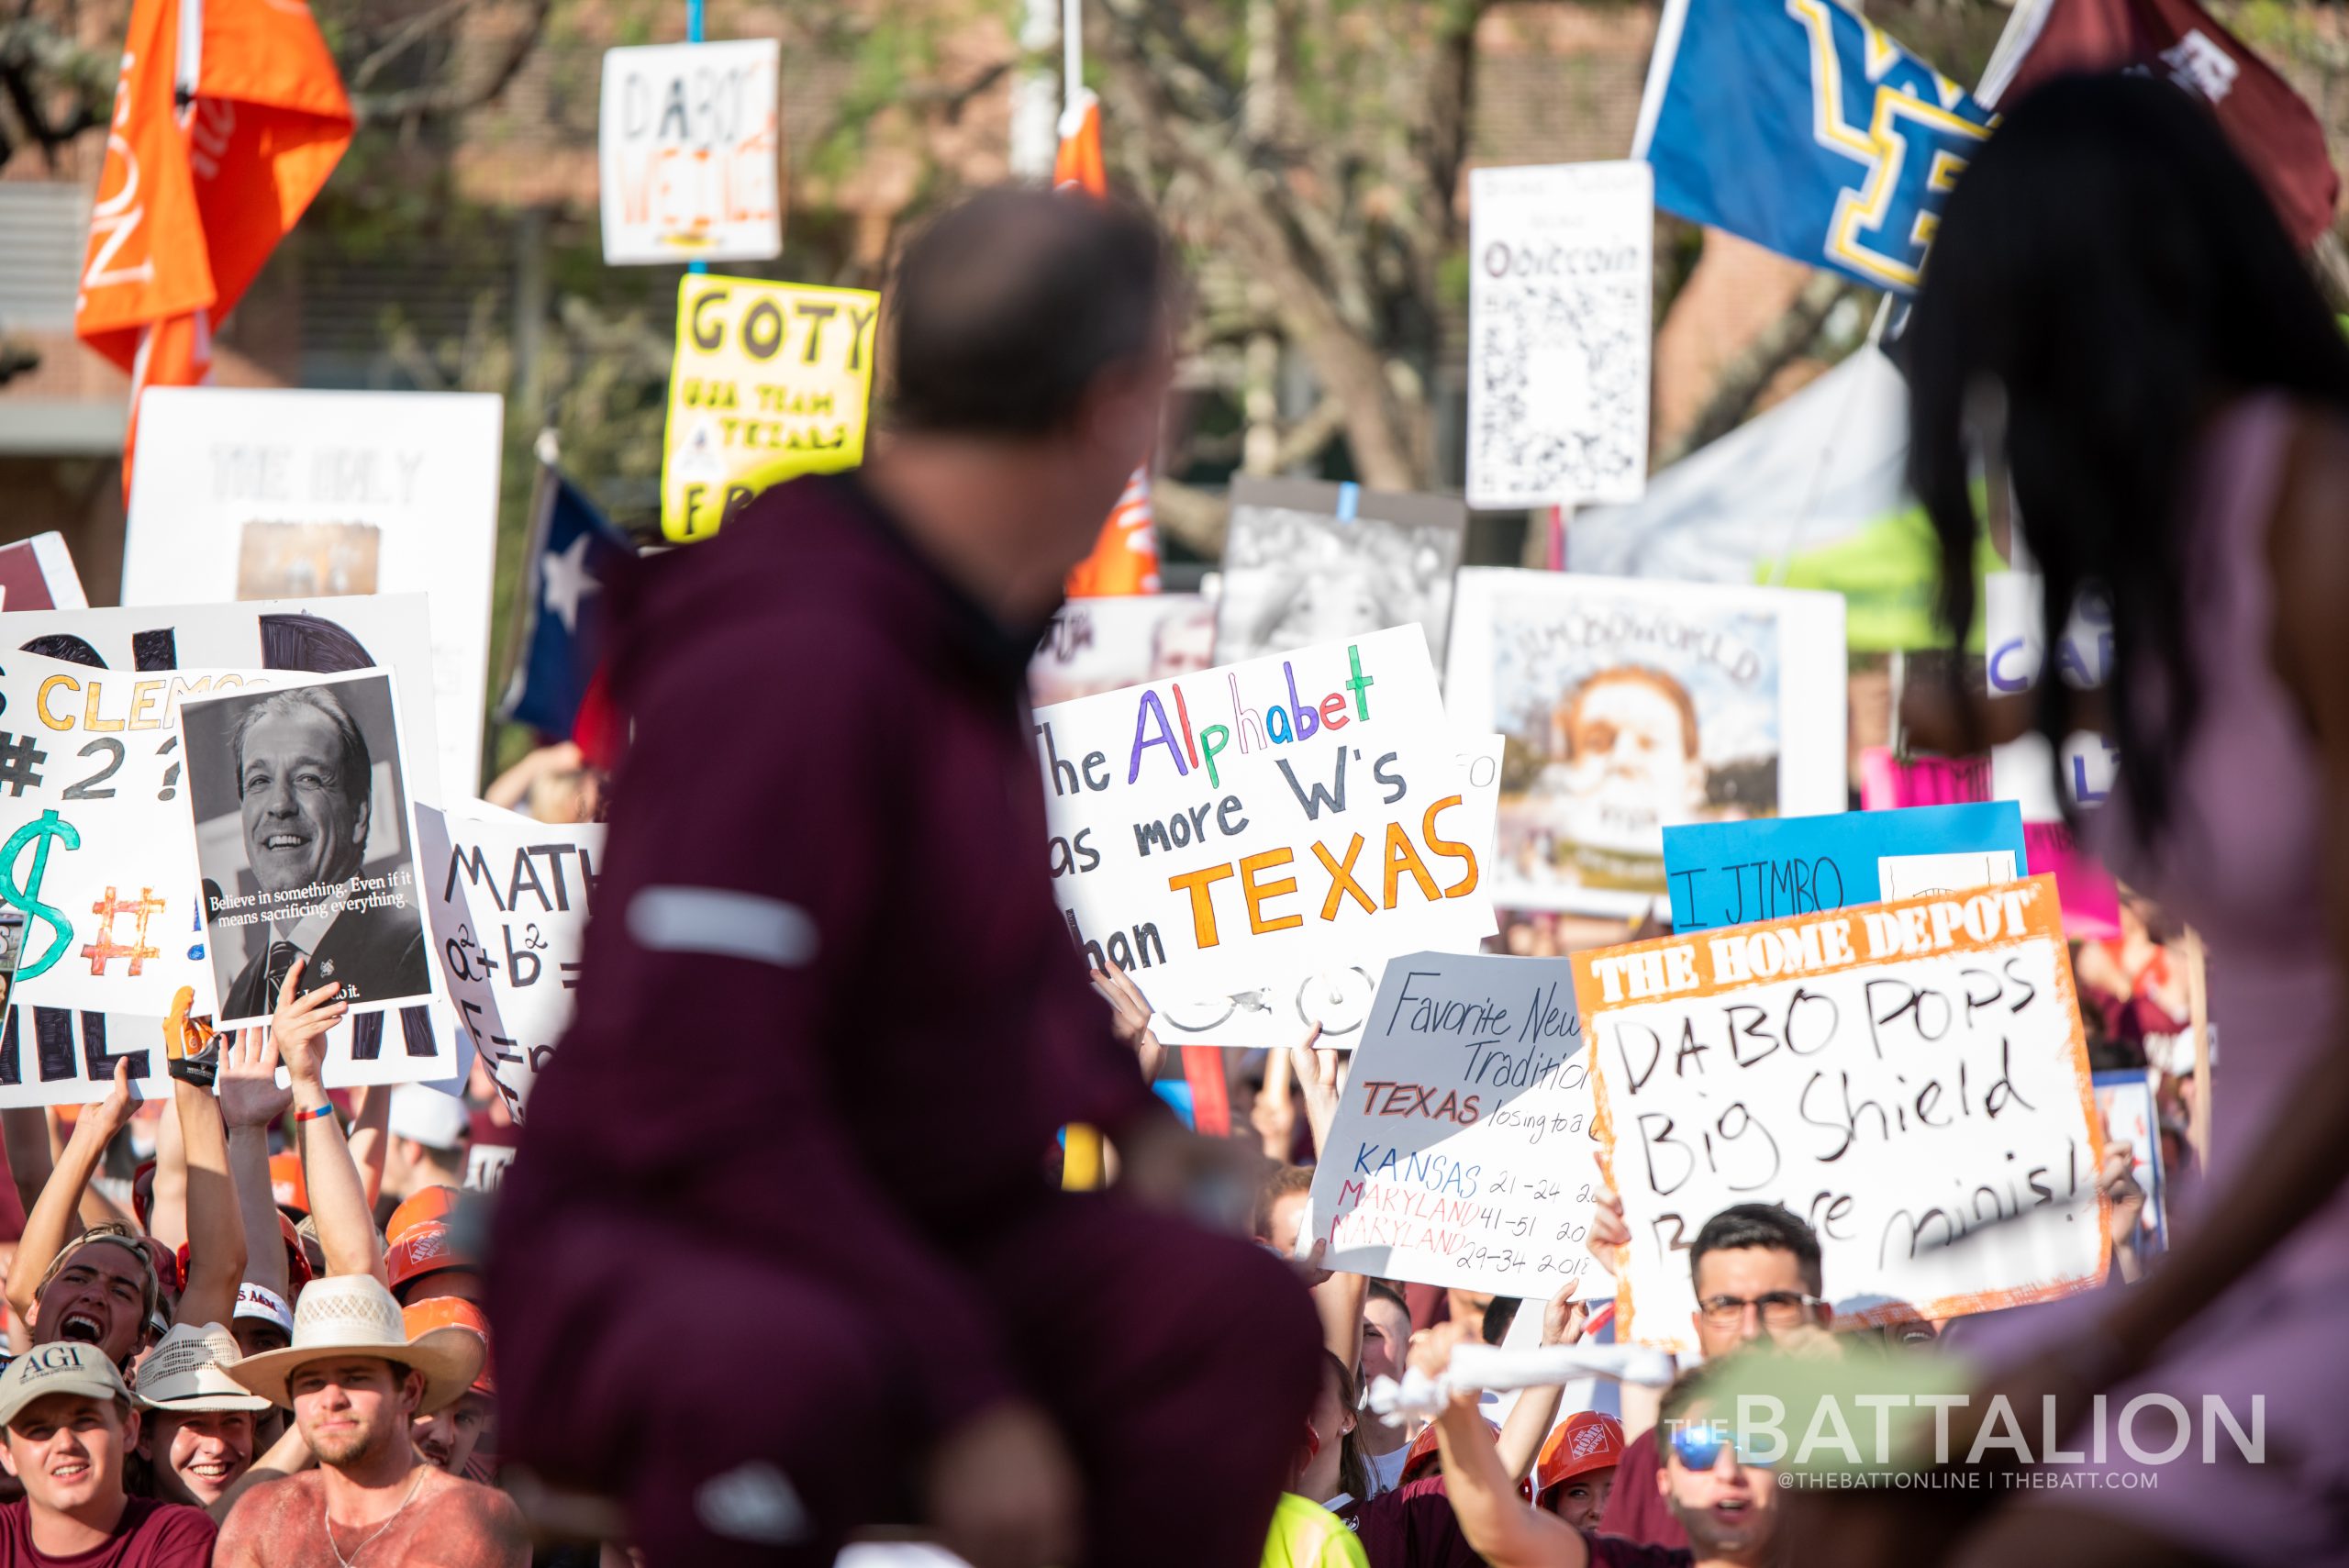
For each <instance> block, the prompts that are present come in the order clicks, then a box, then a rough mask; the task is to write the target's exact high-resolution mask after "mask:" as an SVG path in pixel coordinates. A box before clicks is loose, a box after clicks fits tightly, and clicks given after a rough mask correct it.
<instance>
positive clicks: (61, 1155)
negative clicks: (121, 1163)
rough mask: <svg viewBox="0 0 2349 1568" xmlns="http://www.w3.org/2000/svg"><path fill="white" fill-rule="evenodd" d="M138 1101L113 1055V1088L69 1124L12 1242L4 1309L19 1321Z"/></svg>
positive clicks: (124, 1063) (125, 1062)
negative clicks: (100, 1164) (21, 1230)
mask: <svg viewBox="0 0 2349 1568" xmlns="http://www.w3.org/2000/svg"><path fill="white" fill-rule="evenodd" d="M137 1104H138V1102H137V1101H136V1100H134V1099H133V1098H132V1097H131V1093H130V1059H129V1058H128V1057H127V1056H124V1057H117V1058H116V1060H115V1064H114V1087H113V1088H111V1089H109V1090H108V1091H107V1092H106V1098H105V1099H103V1100H101V1101H99V1102H98V1103H97V1104H96V1105H95V1106H88V1107H87V1108H85V1109H84V1110H83V1112H82V1115H81V1118H80V1119H79V1120H77V1121H75V1122H74V1124H73V1133H72V1137H70V1138H68V1139H67V1140H65V1147H64V1148H63V1149H62V1150H61V1151H59V1152H58V1156H57V1168H56V1169H55V1170H53V1171H51V1172H50V1176H49V1180H48V1181H47V1182H46V1183H45V1184H42V1186H41V1189H40V1196H39V1198H38V1199H37V1200H35V1202H34V1204H33V1207H32V1209H31V1211H30V1212H29V1213H28V1214H27V1215H26V1216H25V1233H24V1235H23V1236H22V1237H21V1238H19V1239H18V1240H17V1261H16V1262H15V1263H14V1264H12V1265H11V1266H10V1268H9V1270H8V1307H9V1310H11V1311H13V1312H15V1313H16V1314H17V1316H18V1317H20V1318H22V1317H28V1316H29V1315H30V1314H31V1312H32V1309H33V1296H34V1294H35V1293H36V1292H37V1291H38V1290H39V1287H40V1282H41V1276H42V1275H44V1274H46V1273H49V1265H50V1264H51V1263H53V1262H56V1261H57V1255H58V1253H60V1252H61V1251H64V1249H65V1243H66V1242H67V1241H69V1240H72V1238H73V1237H74V1236H75V1235H77V1234H79V1233H80V1231H81V1229H82V1227H81V1226H80V1224H79V1223H77V1218H78V1211H79V1210H80V1208H81V1207H82V1197H83V1191H84V1189H86V1188H87V1187H88V1186H89V1184H90V1178H91V1176H93V1175H95V1173H97V1169H98V1162H100V1161H101V1160H103V1159H105V1158H106V1145H107V1144H109V1143H111V1142H113V1141H114V1136H115V1134H116V1133H118V1132H120V1131H121V1130H122V1129H124V1128H125V1127H126V1126H128V1124H129V1121H130V1113H131V1111H132V1109H133V1108H134V1107H135V1106H137Z"/></svg>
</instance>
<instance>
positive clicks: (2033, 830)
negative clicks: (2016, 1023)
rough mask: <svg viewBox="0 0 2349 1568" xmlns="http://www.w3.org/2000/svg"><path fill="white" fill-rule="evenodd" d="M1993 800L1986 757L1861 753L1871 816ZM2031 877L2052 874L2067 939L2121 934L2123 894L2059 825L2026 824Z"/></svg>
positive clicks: (1879, 749)
mask: <svg viewBox="0 0 2349 1568" xmlns="http://www.w3.org/2000/svg"><path fill="white" fill-rule="evenodd" d="M1989 798H1990V759H1988V758H1987V757H1911V758H1909V760H1908V761H1906V762H1903V761H1902V760H1901V759H1899V758H1898V757H1896V756H1894V755H1893V754H1892V751H1891V749H1890V748H1888V747H1885V746H1871V747H1869V748H1867V749H1866V750H1865V751H1862V752H1861V753H1860V804H1861V805H1862V806H1865V808H1866V809H1868V810H1870V811H1884V810H1890V809H1892V808H1894V807H1897V806H1960V805H1964V804H1965V803H1966V802H1967V801H1975V800H1987V799H1989ZM2022 836H2023V845H2024V848H2025V849H2026V850H2027V851H2029V852H2030V856H2031V874H2032V875H2033V876H2038V875H2040V874H2042V873H2049V872H2052V873H2054V876H2055V883H2056V887H2057V891H2058V892H2059V893H2060V894H2061V895H2062V899H2063V905H2064V934H2065V936H2067V937H2070V938H2073V939H2075V940H2081V939H2086V938H2092V937H2117V936H2119V935H2120V934H2121V890H2120V889H2119V888H2118V887H2116V886H2115V885H2114V884H2113V881H2112V877H2111V875H2110V873H2108V872H2106V870H2105V869H2104V867H2103V866H2102V865H2100V864H2099V863H2098V862H2097V860H2096V857H2095V856H2093V855H2091V854H2089V853H2088V852H2087V851H2085V850H2083V849H2082V848H2081V847H2080V844H2079V840H2077V839H2076V837H2075V836H2074V834H2073V832H2072V830H2071V828H2068V827H2066V826H2065V825H2064V824H2063V823H2061V822H2026V823H2024V824H2023V825H2022Z"/></svg>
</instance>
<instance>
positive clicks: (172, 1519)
mask: <svg viewBox="0 0 2349 1568" xmlns="http://www.w3.org/2000/svg"><path fill="white" fill-rule="evenodd" d="M219 1533H220V1532H219V1531H218V1530H217V1529H214V1528H213V1524H212V1520H211V1518H210V1517H209V1516H207V1515H206V1513H205V1511H204V1510H203V1509H202V1508H191V1507H184V1506H183V1505H181V1504H178V1503H159V1502H157V1501H155V1499H153V1498H152V1497H132V1498H130V1499H129V1500H128V1502H127V1503H126V1504H125V1505H124V1507H123V1510H122V1518H119V1519H117V1520H116V1521H115V1527H114V1533H113V1534H112V1535H110V1536H108V1537H106V1541H105V1543H104V1544H103V1545H101V1546H99V1547H98V1548H97V1549H96V1550H95V1551H78V1552H75V1553H74V1554H73V1555H72V1556H71V1557H44V1556H42V1555H41V1554H40V1553H39V1552H38V1551H34V1550H33V1525H32V1505H31V1504H30V1503H28V1502H25V1501H23V1500H22V1499H19V1500H18V1501H17V1502H14V1503H10V1504H8V1505H6V1507H0V1562H5V1563H6V1564H8V1568H22V1565H23V1564H27V1563H29V1564H31V1565H32V1568H205V1565H206V1563H208V1562H211V1561H212V1542H213V1539H214V1538H215V1537H217V1535H218V1534H219Z"/></svg>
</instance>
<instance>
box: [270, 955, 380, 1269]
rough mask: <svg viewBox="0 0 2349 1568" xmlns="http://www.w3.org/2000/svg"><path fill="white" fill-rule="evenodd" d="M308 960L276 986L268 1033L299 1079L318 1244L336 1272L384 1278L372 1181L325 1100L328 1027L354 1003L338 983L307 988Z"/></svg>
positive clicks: (299, 1116)
mask: <svg viewBox="0 0 2349 1568" xmlns="http://www.w3.org/2000/svg"><path fill="white" fill-rule="evenodd" d="M303 964H304V961H303V960H301V959H298V958H297V959H295V961H294V963H293V967H292V968H290V969H288V970H287V971H286V972H285V984H284V986H283V987H282V988H281V989H280V990H279V992H278V994H277V1012H276V1015H275V1016H274V1017H273V1018H271V1019H270V1021H269V1036H270V1040H271V1041H272V1042H273V1044H274V1045H275V1046H276V1047H277V1053H278V1055H279V1056H280V1057H281V1058H283V1059H284V1062H285V1075H286V1076H287V1077H288V1078H289V1079H291V1080H292V1081H293V1085H294V1120H295V1139H296V1140H298V1142H299V1144H300V1146H301V1150H302V1180H303V1183H304V1184H305V1185H306V1186H307V1187H308V1188H309V1192H310V1218H313V1219H315V1220H317V1223H318V1245H319V1247H320V1248H321V1249H323V1250H324V1251H325V1252H326V1255H327V1273H330V1274H373V1275H374V1276H375V1277H376V1278H377V1279H379V1280H382V1281H384V1283H385V1284H389V1283H390V1276H389V1275H388V1274H386V1273H384V1239H383V1237H382V1236H381V1235H379V1234H377V1232H376V1230H375V1217H374V1215H373V1212H372V1211H371V1210H370V1209H369V1208H368V1207H367V1188H366V1185H365V1184H364V1183H363V1182H362V1180H361V1179H360V1175H359V1164H358V1162H356V1161H355V1160H353V1159H351V1145H350V1144H349V1143H347V1142H346V1141H344V1140H343V1136H342V1123H341V1122H340V1121H339V1120H337V1119H336V1118H335V1114H334V1106H332V1105H331V1104H329V1103H328V1100H327V1090H326V1084H325V1081H324V1075H325V1073H326V1056H327V1030H328V1029H332V1028H333V1027H334V1026H335V1025H336V1024H338V1023H340V1022H341V1021H342V1017H343V1015H344V1014H345V1013H346V1012H348V1011H349V1010H350V1008H349V1006H347V1005H346V1004H344V1003H342V1002H339V1001H337V1000H335V997H336V995H337V994H338V993H339V992H340V990H341V987H340V986H338V985H321V986H319V987H318V988H317V990H315V991H313V992H311V993H310V994H309V995H303V994H302V991H301V984H302V969H303Z"/></svg>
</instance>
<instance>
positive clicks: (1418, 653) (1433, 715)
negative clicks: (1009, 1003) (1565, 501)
mask: <svg viewBox="0 0 2349 1568" xmlns="http://www.w3.org/2000/svg"><path fill="white" fill-rule="evenodd" d="M1035 737H1036V740H1035V744H1036V761H1037V764H1038V767H1039V768H1040V770H1041V773H1042V776H1043V784H1044V800H1045V814H1046V817H1047V821H1048V824H1049V830H1050V832H1051V835H1052V840H1051V842H1050V844H1049V845H1048V846H1047V849H1048V851H1049V854H1050V856H1051V864H1052V888H1053V892H1054V895H1056V896H1057V897H1058V899H1059V901H1060V906H1061V912H1062V915H1063V917H1064V918H1065V919H1066V920H1067V922H1068V927H1069V935H1070V937H1071V939H1072V940H1074V942H1075V943H1076V945H1077V947H1078V949H1079V950H1080V951H1081V952H1082V953H1083V955H1084V960H1085V962H1086V963H1088V964H1089V965H1091V966H1093V967H1095V968H1098V967H1100V965H1101V964H1102V962H1104V960H1108V961H1113V962H1116V963H1117V964H1118V965H1119V968H1121V969H1124V970H1126V971H1128V972H1129V973H1132V974H1133V975H1134V976H1135V979H1136V981H1137V983H1138V984H1141V986H1142V988H1143V990H1144V992H1145V994H1148V993H1149V992H1151V991H1152V990H1161V991H1163V994H1165V995H1174V996H1184V995H1208V994H1211V993H1215V992H1219V991H1230V990H1236V989H1241V988H1244V987H1246V986H1248V985H1251V984H1261V983H1262V977H1264V976H1265V975H1269V974H1281V973H1291V974H1301V973H1310V972H1312V971H1314V970H1316V969H1321V968H1327V967H1330V966H1331V965H1342V964H1346V963H1356V962H1364V961H1365V959H1366V958H1368V957H1374V956H1375V957H1377V958H1382V959H1383V958H1385V957H1386V956H1387V955H1389V954H1392V953H1396V952H1408V951H1414V950H1416V949H1419V948H1422V947H1433V948H1438V949H1460V950H1464V949H1470V948H1473V947H1475V944H1476V942H1477V941H1478V940H1481V939H1482V938H1483V937H1484V936H1485V935H1486V934H1487V933H1488V932H1490V931H1491V930H1492V929H1493V912H1492V905H1491V902H1490V897H1489V895H1488V894H1487V893H1486V889H1485V886H1484V882H1485V870H1484V865H1485V859H1486V857H1485V856H1484V855H1483V854H1482V853H1481V852H1480V851H1478V850H1477V849H1476V847H1475V845H1474V844H1473V843H1469V842H1464V841H1462V840H1461V839H1460V837H1459V835H1460V834H1462V833H1464V832H1466V831H1468V830H1469V828H1470V824H1469V823H1468V821H1467V813H1466V807H1465V799H1466V794H1467V777H1466V772H1465V770H1464V768H1463V767H1462V765H1461V763H1460V762H1459V760H1458V758H1459V754H1460V745H1459V741H1458V738H1457V735H1456V733H1455V731H1454V729H1453V727H1452V725H1451V724H1450V722H1449V721H1448V720H1447V719H1446V718H1445V717H1444V713H1443V705H1442V701H1441V699H1439V698H1438V697H1437V695H1436V689H1435V670H1434V667H1433V666H1432V665H1431V664H1430V663H1429V662H1428V651H1427V643H1426V640H1425V639H1423V638H1421V637H1420V636H1419V629H1418V628H1416V627H1399V628H1393V629H1390V630H1386V631H1380V632H1373V633H1372V634H1370V635H1369V636H1367V637H1364V638H1360V639H1356V640H1354V641H1352V642H1342V643H1330V644H1326V645H1324V646H1321V647H1319V648H1305V649H1298V650H1297V651H1295V652H1292V653H1290V654H1288V655H1286V656H1285V657H1283V658H1279V659H1260V660H1256V661H1253V662H1250V663H1246V664H1233V665H1221V666H1219V667H1217V668H1215V669H1212V670H1208V671H1203V672H1201V673H1198V674H1196V675H1186V676H1182V677H1180V678H1178V679H1175V680H1170V681H1158V682H1152V684H1149V685H1146V686H1137V687H1132V688H1130V689H1128V690H1126V691H1122V692H1109V693H1105V694H1104V695H1100V696H1094V697H1085V698H1083V699H1082V700H1080V701H1077V702H1073V703H1062V704H1060V705H1058V706H1053V707H1048V708H1041V709H1039V710H1037V712H1036V714H1035Z"/></svg>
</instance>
